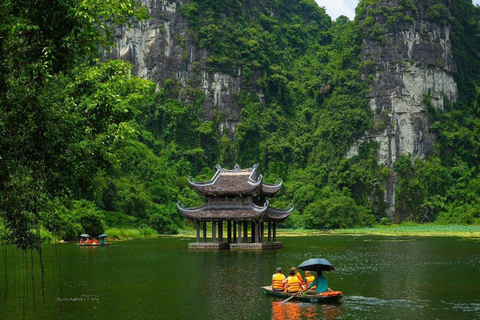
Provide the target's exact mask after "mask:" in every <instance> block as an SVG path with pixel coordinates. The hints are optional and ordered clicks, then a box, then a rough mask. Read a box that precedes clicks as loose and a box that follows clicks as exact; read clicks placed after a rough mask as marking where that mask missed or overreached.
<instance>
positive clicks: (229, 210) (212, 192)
mask: <svg viewBox="0 0 480 320" xmlns="http://www.w3.org/2000/svg"><path fill="white" fill-rule="evenodd" d="M216 168H217V172H216V173H215V175H214V176H213V177H212V179H210V180H209V181H206V182H196V181H195V180H194V179H192V178H191V177H189V178H188V181H189V183H190V185H191V187H192V188H193V189H194V190H195V191H196V192H197V193H198V194H200V195H202V196H205V197H206V198H207V203H206V204H204V205H202V206H199V207H196V208H185V207H184V206H183V205H182V204H181V203H180V202H179V203H178V204H177V208H178V211H179V212H180V213H181V214H183V215H184V216H185V217H186V218H187V219H189V220H191V221H215V220H218V221H220V220H242V221H249V220H250V221H253V220H255V221H261V222H263V221H276V222H282V221H284V220H285V219H287V218H288V216H289V215H290V213H292V211H293V205H291V206H290V207H289V208H287V209H286V210H280V209H276V208H273V207H270V205H269V202H268V200H267V201H266V202H265V203H264V204H263V205H260V206H259V205H257V204H255V203H254V201H259V199H264V198H263V197H258V198H256V197H257V196H259V195H264V196H273V195H275V193H277V192H278V190H280V188H281V187H282V183H283V182H282V180H278V181H277V182H276V183H275V184H266V183H263V178H262V175H258V173H257V168H258V165H257V164H255V165H253V166H252V167H251V168H248V169H240V167H239V166H238V165H236V166H235V168H234V169H233V170H227V169H224V168H222V167H220V166H219V165H217V166H216ZM252 196H253V197H252ZM254 199H256V200H254ZM260 201H262V200H260Z"/></svg>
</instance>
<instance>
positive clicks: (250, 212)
mask: <svg viewBox="0 0 480 320" xmlns="http://www.w3.org/2000/svg"><path fill="white" fill-rule="evenodd" d="M177 208H178V210H179V211H180V212H181V213H182V214H183V215H184V216H185V217H187V218H188V219H190V220H217V219H218V220H252V219H259V218H261V217H262V216H263V217H267V216H268V213H267V209H268V201H267V202H265V204H264V205H263V207H260V206H257V205H255V204H253V203H251V202H250V203H246V204H241V205H239V204H232V205H222V206H216V205H212V204H209V203H207V204H204V205H202V206H200V207H196V208H184V207H183V206H182V204H181V203H180V202H179V203H177Z"/></svg>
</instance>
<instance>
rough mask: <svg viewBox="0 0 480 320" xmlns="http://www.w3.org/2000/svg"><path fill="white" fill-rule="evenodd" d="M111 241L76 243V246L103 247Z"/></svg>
mask: <svg viewBox="0 0 480 320" xmlns="http://www.w3.org/2000/svg"><path fill="white" fill-rule="evenodd" d="M111 244H112V243H111V242H107V243H88V244H87V243H77V246H79V247H105V246H109V245H111Z"/></svg>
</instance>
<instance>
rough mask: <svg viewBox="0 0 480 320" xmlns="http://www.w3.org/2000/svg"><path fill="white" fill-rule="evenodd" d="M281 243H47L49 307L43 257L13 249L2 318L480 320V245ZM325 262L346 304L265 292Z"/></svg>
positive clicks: (4, 277)
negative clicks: (287, 275) (306, 265)
mask: <svg viewBox="0 0 480 320" xmlns="http://www.w3.org/2000/svg"><path fill="white" fill-rule="evenodd" d="M279 240H281V241H283V243H284V246H285V248H284V249H282V250H277V251H264V252H229V251H221V252H211V251H189V250H188V249H187V245H188V243H189V242H190V241H192V239H186V238H160V239H149V240H133V241H121V242H114V243H113V245H111V246H109V247H104V248H78V247H76V246H75V245H74V244H60V245H57V246H54V245H44V246H43V248H44V249H43V250H44V253H43V259H44V265H45V277H44V287H45V291H44V296H45V302H43V295H42V292H41V276H40V272H39V271H38V269H39V268H38V267H39V261H38V258H37V256H36V255H34V258H33V260H34V261H33V262H34V267H33V268H32V265H31V263H32V262H31V256H30V253H28V254H27V255H26V257H25V256H23V253H22V252H20V251H17V250H15V249H13V248H12V247H6V248H4V250H5V251H6V253H5V252H4V255H3V257H2V258H1V259H2V263H0V279H1V280H0V290H1V291H0V299H1V300H2V301H1V302H0V319H22V318H23V317H24V315H25V318H26V319H275V320H280V319H480V239H465V238H455V237H449V238H437V237H375V236H319V237H289V238H282V239H279ZM5 256H6V257H7V259H6V261H4V260H5V259H4V257H5ZM316 257H320V258H326V259H328V260H329V261H330V262H331V263H332V264H333V265H334V266H335V267H336V270H335V271H332V272H329V273H325V275H326V276H327V278H328V281H329V286H330V288H332V289H334V290H340V291H343V293H344V295H345V302H344V303H343V304H342V305H315V304H309V303H299V302H287V303H285V304H282V305H280V304H279V302H280V301H281V300H279V299H276V298H272V297H269V296H266V295H264V294H263V293H262V291H261V290H260V286H262V285H269V284H270V281H271V276H272V274H273V273H274V271H275V268H276V267H278V266H280V267H282V268H283V269H284V270H285V271H287V270H288V269H289V268H290V267H291V266H298V265H299V264H300V263H301V262H302V261H304V260H306V259H309V258H316ZM32 270H35V272H32Z"/></svg>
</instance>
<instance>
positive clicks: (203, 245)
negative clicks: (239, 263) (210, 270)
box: [188, 242, 230, 250]
mask: <svg viewBox="0 0 480 320" xmlns="http://www.w3.org/2000/svg"><path fill="white" fill-rule="evenodd" d="M229 247H230V246H229V243H228V242H192V243H189V244H188V249H191V250H228V249H229Z"/></svg>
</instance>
